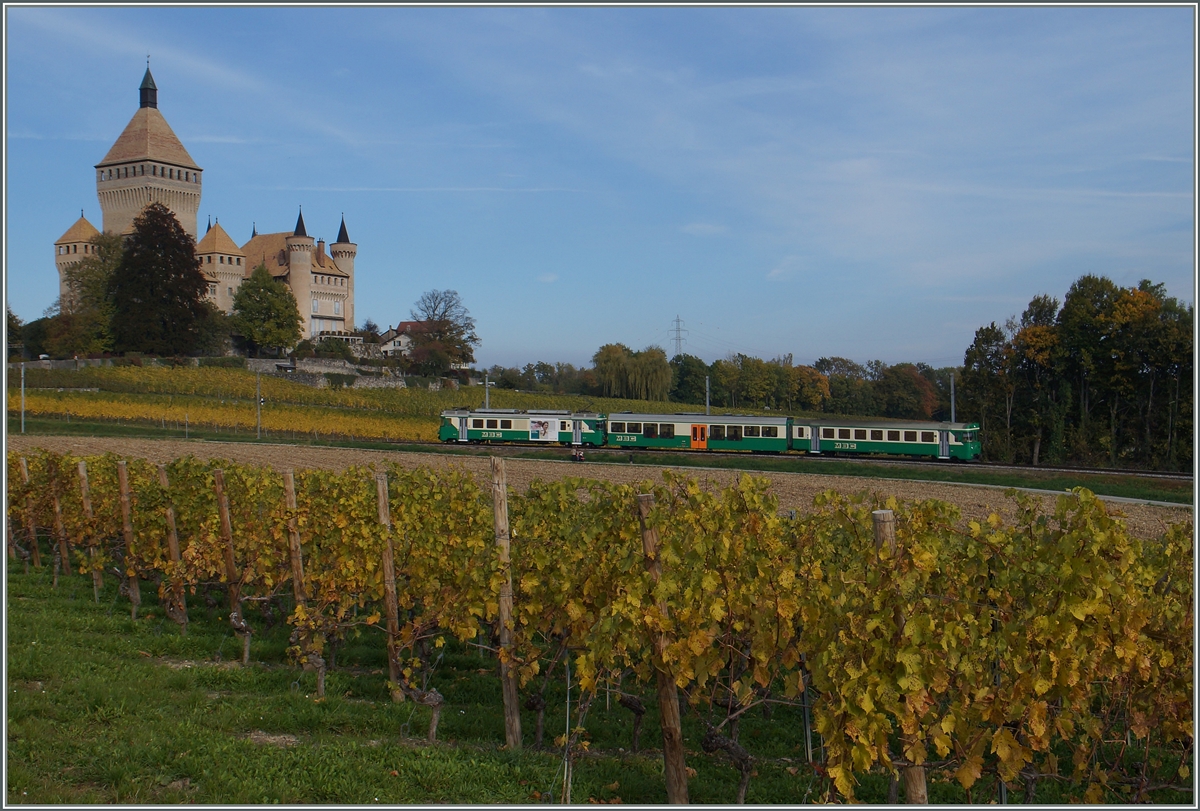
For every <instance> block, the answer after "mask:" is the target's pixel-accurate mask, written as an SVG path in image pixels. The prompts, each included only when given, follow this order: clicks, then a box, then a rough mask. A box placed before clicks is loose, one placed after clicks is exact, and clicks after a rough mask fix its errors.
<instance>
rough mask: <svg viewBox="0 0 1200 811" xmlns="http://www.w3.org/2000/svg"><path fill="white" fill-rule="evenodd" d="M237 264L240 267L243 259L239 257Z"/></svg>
mask: <svg viewBox="0 0 1200 811" xmlns="http://www.w3.org/2000/svg"><path fill="white" fill-rule="evenodd" d="M237 263H238V264H239V265H240V264H242V258H241V257H240V256H239V257H238V261H237Z"/></svg>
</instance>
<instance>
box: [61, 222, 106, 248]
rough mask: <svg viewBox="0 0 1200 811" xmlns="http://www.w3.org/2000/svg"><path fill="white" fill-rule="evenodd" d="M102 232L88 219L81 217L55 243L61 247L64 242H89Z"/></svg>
mask: <svg viewBox="0 0 1200 811" xmlns="http://www.w3.org/2000/svg"><path fill="white" fill-rule="evenodd" d="M99 233H100V232H99V231H97V230H96V226H94V225H92V224H91V223H90V222H88V221H87V219H86V218H84V217H80V218H79V219H77V220H76V221H75V224H74V225H72V226H71V227H70V228H68V229H67V232H66V233H65V234H63V235H62V236H61V237H59V238H58V239H56V240H55V241H54V244H55V245H61V244H63V243H64V242H87V241H88V240H89V239H91V238H92V237H94V236H96V234H99Z"/></svg>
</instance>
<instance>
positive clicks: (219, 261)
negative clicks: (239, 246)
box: [217, 256, 225, 265]
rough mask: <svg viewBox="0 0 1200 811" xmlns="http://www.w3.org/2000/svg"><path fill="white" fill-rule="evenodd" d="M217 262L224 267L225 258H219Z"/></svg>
mask: <svg viewBox="0 0 1200 811" xmlns="http://www.w3.org/2000/svg"><path fill="white" fill-rule="evenodd" d="M217 261H218V263H219V264H222V265H223V264H225V257H224V256H222V257H220V258H219V259H218V260H217Z"/></svg>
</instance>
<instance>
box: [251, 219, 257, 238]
mask: <svg viewBox="0 0 1200 811" xmlns="http://www.w3.org/2000/svg"><path fill="white" fill-rule="evenodd" d="M256 236H258V223H256V222H255V223H251V224H250V238H251V239H254V238H255V237H256Z"/></svg>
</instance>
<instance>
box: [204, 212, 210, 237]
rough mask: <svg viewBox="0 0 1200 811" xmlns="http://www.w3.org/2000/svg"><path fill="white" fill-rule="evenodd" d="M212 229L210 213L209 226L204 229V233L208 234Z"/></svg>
mask: <svg viewBox="0 0 1200 811" xmlns="http://www.w3.org/2000/svg"><path fill="white" fill-rule="evenodd" d="M211 230H212V215H211V214H209V215H208V228H206V229H204V233H206V234H207V233H208V232H209V231H211Z"/></svg>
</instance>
